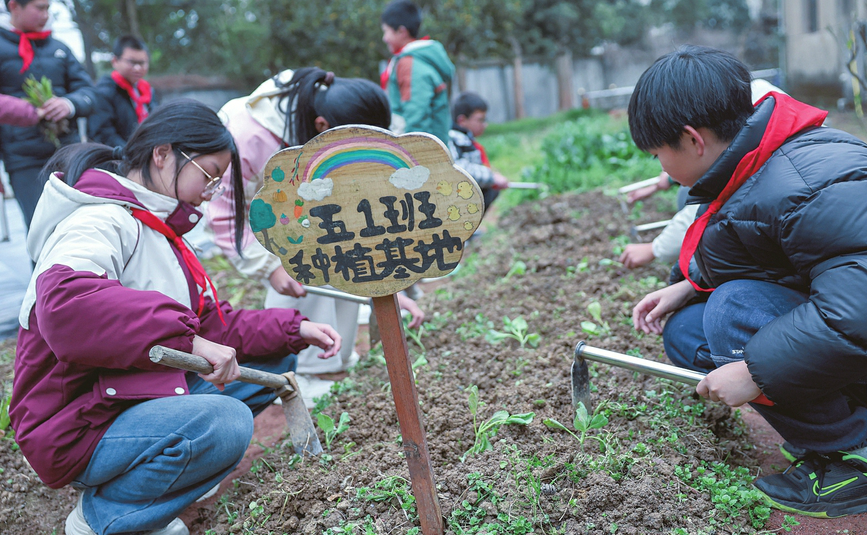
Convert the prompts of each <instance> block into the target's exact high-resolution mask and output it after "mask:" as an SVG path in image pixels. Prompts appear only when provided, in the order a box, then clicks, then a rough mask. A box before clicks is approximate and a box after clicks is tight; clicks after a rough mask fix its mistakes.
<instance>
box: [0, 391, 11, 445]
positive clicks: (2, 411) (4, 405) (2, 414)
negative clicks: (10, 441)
mask: <svg viewBox="0 0 867 535" xmlns="http://www.w3.org/2000/svg"><path fill="white" fill-rule="evenodd" d="M11 400H12V392H9V393H8V394H6V395H5V396H3V397H2V398H0V438H6V437H7V436H8V438H12V437H13V432H12V428H11V427H9V421H10V420H9V402H10V401H11Z"/></svg>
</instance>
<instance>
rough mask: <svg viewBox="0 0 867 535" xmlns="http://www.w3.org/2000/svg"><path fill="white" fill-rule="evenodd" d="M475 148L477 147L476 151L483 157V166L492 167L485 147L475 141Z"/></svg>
mask: <svg viewBox="0 0 867 535" xmlns="http://www.w3.org/2000/svg"><path fill="white" fill-rule="evenodd" d="M473 147H475V148H476V150H477V151H479V154H480V155H481V156H482V165H484V166H485V167H490V166H491V160H489V159H488V153H487V152H485V147H483V146H482V144H481V143H479V142H478V141H476V140H475V139H474V140H473Z"/></svg>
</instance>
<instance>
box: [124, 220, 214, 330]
mask: <svg viewBox="0 0 867 535" xmlns="http://www.w3.org/2000/svg"><path fill="white" fill-rule="evenodd" d="M131 210H132V216H133V217H134V218H136V219H138V220H139V221H141V222H142V223H144V224H145V225H147V226H148V227H150V228H152V229H154V230H155V231H157V232H159V233H160V234H162V235H163V236H165V237H166V238H168V240H169V241H170V242H172V243H173V244H175V247H177V248H178V250H179V251H180V252H181V258H183V259H184V263H185V264H186V265H187V268H189V270H190V273H191V274H192V276H193V280H194V281H195V282H196V285H197V286H198V287H199V288H201V290H200V291H199V292H198V293H199V310H198V311H196V314H197V315H201V314H202V310H204V309H205V292H206V291H207V289H208V286H210V287H211V293H212V294H214V303H215V304H216V305H217V314H218V315H219V316H220V321H222V322H223V325H225V324H226V320H225V319H223V311H222V310H220V300H219V299H218V298H217V289H216V288H214V283H213V282H212V281H211V278H210V277H208V274H207V273H206V272H205V268H204V267H202V263H201V262H199V259H198V258H196V255H194V254H193V252H192V251H190V248H189V247H187V244H186V243H184V240H182V239H181V237H180V236H178V235H177V234H175V231H173V230H172V229H171V228H170V227H169V226H168V225H166V224H165V223H164V222H163V221H162V220H161V219H160V218H158V217H157V216H155V215H153V214H152V213H151V212H148V211H147V210H142V209H141V208H131Z"/></svg>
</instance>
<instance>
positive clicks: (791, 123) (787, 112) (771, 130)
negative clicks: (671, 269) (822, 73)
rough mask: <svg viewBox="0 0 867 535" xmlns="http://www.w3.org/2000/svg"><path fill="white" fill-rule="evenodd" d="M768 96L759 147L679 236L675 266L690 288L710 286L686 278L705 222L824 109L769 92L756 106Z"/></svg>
mask: <svg viewBox="0 0 867 535" xmlns="http://www.w3.org/2000/svg"><path fill="white" fill-rule="evenodd" d="M769 96H773V97H774V100H775V102H774V111H773V113H772V114H771V119H770V121H768V126H767V128H766V129H765V135H764V136H763V137H762V140H761V142H759V146H758V147H756V148H755V149H754V150H752V151H750V152H748V153H747V154H746V155H745V156H744V157H743V158H742V159H741V161H740V163H739V164H738V166H737V168H735V171H734V173H732V177H731V178H730V179H729V181H728V184H726V187H725V188H724V189H723V190H722V192H721V193H720V194H719V195H718V196H717V198H716V199H714V200H713V202H711V203H710V206H709V207H708V209H707V211H706V212H705V213H703V214H702V215H701V216H700V217H699V218H698V219H696V220H695V221H694V222H693V223H692V225H691V226H690V227H689V230H687V231H686V236H685V237H684V238H683V245H682V246H681V248H680V257H679V258H678V261H677V262H678V265H679V266H680V271H681V272H682V273H683V275H684V276H685V277H686V280H688V281H689V282H690V284H692V287H693V288H695V289H696V290H698V291H699V292H712V291H713V290H714V289H713V288H702V287H700V286H699V285H698V284H697V283H696V282H695V281H693V280H692V279H690V278H689V262H690V260H691V259H692V256H693V255H694V254H695V251H696V249H697V248H698V244H699V242H700V241H701V236H702V234H704V230H705V228H707V224H708V221H709V220H710V218H711V217H712V216H713V215H714V214H715V213H717V212H719V210H720V208H722V207H723V205H724V204H725V203H726V201H728V200H729V198H730V197H731V196H732V195H733V194H734V192H735V191H737V189H738V188H739V187H741V185H743V183H744V182H746V180H747V179H748V178H750V177H751V176H753V174H754V173H755V172H756V171H758V170H759V168H761V167H762V166H763V165H764V164H765V162H766V161H768V158H770V157H771V155H772V154H773V153H774V151H776V150H777V149H778V148H780V147H781V146H782V145H783V143H785V142H786V140H787V139H789V138H790V137H792V136H793V135H795V134H797V133H798V132H800V131H802V130H804V129H806V128H810V127H813V126H822V123H823V122H824V121H825V117H826V116H827V115H828V112H826V111H822V110H820V109H818V108H814V107H812V106H809V105H807V104H804V103H803V102H799V101H797V100H795V99H793V98H792V97H790V96H788V95H784V94H783V93H777V92H771V93H768V94H767V95H765V96H764V97H762V98H761V99H760V100H759V101H758V102H756V106H758V105H759V104H760V103H761V102H763V101H764V100H765V99H766V98H768V97H769Z"/></svg>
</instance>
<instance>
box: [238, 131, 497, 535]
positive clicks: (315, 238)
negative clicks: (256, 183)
mask: <svg viewBox="0 0 867 535" xmlns="http://www.w3.org/2000/svg"><path fill="white" fill-rule="evenodd" d="M483 211H484V201H483V200H482V192H481V190H480V189H479V186H478V184H476V182H475V181H474V180H473V179H472V177H470V176H469V175H468V174H467V173H466V172H464V171H463V170H462V169H459V168H458V167H455V165H454V163H453V162H452V158H451V155H450V154H449V152H448V150H447V149H446V147H445V145H443V144H442V142H440V141H439V140H438V139H437V138H435V137H434V136H431V135H428V134H421V133H414V134H405V135H402V136H394V135H392V134H391V133H390V132H388V131H386V130H382V129H379V128H372V127H361V126H345V127H340V128H335V129H333V130H329V131H327V132H325V133H323V134H321V135H319V136H316V137H315V138H313V139H311V140H310V141H308V142H307V143H306V144H304V146H302V147H293V148H290V149H285V150H281V151H280V152H278V153H277V154H275V155H274V156H272V157H271V159H270V160H269V161H268V164H267V165H266V166H265V183H264V185H263V186H262V189H260V190H259V192H258V193H257V194H256V196H255V197H254V198H253V201H252V203H251V204H250V225H251V227H252V229H253V232H254V233H255V235H256V238H257V239H258V240H259V242H260V243H262V245H264V246H265V248H266V249H268V250H269V251H271V252H272V253H274V254H275V255H277V256H278V257H280V259H281V261H282V262H283V267H284V268H286V271H287V273H289V274H290V275H291V276H292V278H294V279H295V280H297V281H298V282H300V283H302V284H306V285H312V286H322V285H325V284H330V285H331V286H334V287H335V288H338V289H340V290H343V291H345V292H346V293H350V294H354V295H361V296H366V297H372V298H373V310H374V312H375V314H376V318H377V321H378V323H379V325H380V332H381V333H382V334H383V336H382V346H383V350H384V352H385V360H386V366H387V367H388V376H389V381H390V382H391V391H392V395H393V396H394V403H395V407H396V409H397V418H398V422H399V423H400V432H401V438H402V439H403V450H404V453H405V454H406V462H407V465H408V466H409V473H410V478H411V479H412V489H413V495H414V496H415V499H416V503H417V504H418V511H419V522H420V524H421V528H422V532H423V533H424V534H425V535H441V534H442V533H443V518H442V511H441V509H440V505H439V500H438V498H437V493H436V481H435V479H434V474H433V467H432V466H431V463H430V454H429V452H428V448H427V439H426V436H425V432H424V426H423V424H422V413H421V409H420V407H419V404H418V393H417V391H416V388H415V380H414V378H413V373H412V366H411V364H410V361H409V352H408V350H407V347H406V337H405V336H404V333H403V324H402V323H401V320H400V309H399V308H398V305H397V297H396V296H395V295H394V294H396V293H397V292H399V291H400V290H403V289H405V288H408V287H409V286H410V285H411V284H412V283H414V282H415V281H417V280H419V279H421V278H422V277H439V276H442V275H446V274H448V273H450V272H451V271H452V270H454V269H455V268H456V267H457V265H458V262H459V261H460V259H461V254H462V253H463V248H464V242H465V241H466V240H467V239H469V237H470V236H472V234H473V232H474V231H475V230H476V228H478V226H479V223H480V222H481V220H482V213H483Z"/></svg>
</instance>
